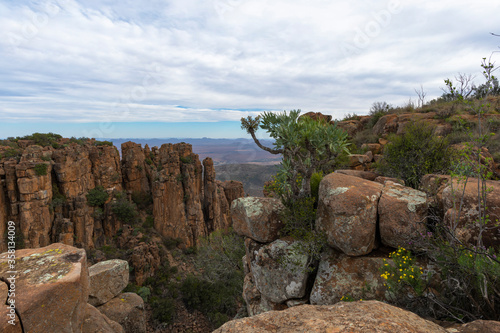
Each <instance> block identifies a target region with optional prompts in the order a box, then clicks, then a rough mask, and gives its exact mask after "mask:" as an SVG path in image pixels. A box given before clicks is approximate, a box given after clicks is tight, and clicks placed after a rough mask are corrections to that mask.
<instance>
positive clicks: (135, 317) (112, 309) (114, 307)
mask: <svg viewBox="0 0 500 333" xmlns="http://www.w3.org/2000/svg"><path fill="white" fill-rule="evenodd" d="M97 309H98V310H99V311H101V313H103V314H104V315H106V316H107V317H108V318H109V319H111V320H113V321H116V322H117V323H119V324H120V325H121V326H122V327H123V331H124V332H125V333H144V332H146V312H145V311H144V301H143V300H142V298H141V296H139V295H137V294H134V293H123V294H120V295H118V296H117V297H115V298H113V299H112V300H110V301H109V302H107V303H106V304H103V305H101V306H99V307H98V308H97Z"/></svg>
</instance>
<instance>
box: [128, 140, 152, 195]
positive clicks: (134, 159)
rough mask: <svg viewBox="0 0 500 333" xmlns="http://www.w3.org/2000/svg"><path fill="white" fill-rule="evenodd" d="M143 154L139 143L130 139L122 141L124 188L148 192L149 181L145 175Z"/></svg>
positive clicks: (131, 191)
mask: <svg viewBox="0 0 500 333" xmlns="http://www.w3.org/2000/svg"><path fill="white" fill-rule="evenodd" d="M145 159H146V157H145V155H144V151H143V149H142V147H141V145H140V144H138V143H134V142H131V141H128V142H124V143H122V172H123V182H124V184H125V189H126V190H127V191H130V193H133V192H139V193H148V192H149V182H148V178H147V175H146V167H145V162H144V161H145Z"/></svg>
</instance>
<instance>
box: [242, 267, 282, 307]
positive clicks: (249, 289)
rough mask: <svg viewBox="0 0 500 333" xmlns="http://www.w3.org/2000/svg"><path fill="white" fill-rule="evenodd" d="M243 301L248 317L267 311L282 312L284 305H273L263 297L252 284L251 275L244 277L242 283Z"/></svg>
mask: <svg viewBox="0 0 500 333" xmlns="http://www.w3.org/2000/svg"><path fill="white" fill-rule="evenodd" d="M243 299H244V300H245V303H246V308H247V313H248V315H249V316H250V317H251V316H255V315H258V314H261V313H264V312H267V311H275V310H284V309H286V308H287V306H286V305H284V304H279V303H274V302H272V301H270V300H268V299H267V298H266V297H265V296H263V295H262V294H261V293H260V291H259V290H258V289H257V287H256V286H255V283H254V282H253V276H252V274H251V273H249V274H247V275H246V276H245V280H244V283H243Z"/></svg>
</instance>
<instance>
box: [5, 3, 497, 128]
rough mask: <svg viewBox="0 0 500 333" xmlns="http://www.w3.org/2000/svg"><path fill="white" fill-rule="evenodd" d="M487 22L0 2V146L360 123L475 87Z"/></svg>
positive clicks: (487, 45) (365, 9) (471, 17)
mask: <svg viewBox="0 0 500 333" xmlns="http://www.w3.org/2000/svg"><path fill="white" fill-rule="evenodd" d="M499 13H500V1H491V0H470V1H466V0H453V1H451V0H440V1H436V0H432V1H428V0H418V1H413V0H405V1H403V0H395V1H392V0H391V1H373V0H371V1H368V0H358V1H349V2H348V1H342V2H341V1H331V0H307V1H306V0H272V1H270V0H203V1H202V0H175V1H174V0H162V1H160V0H149V1H133V0H121V1H117V0H102V1H98V0H86V1H83V0H82V1H75V0H49V1H43V0H42V1H23V0H3V1H1V2H0V31H1V35H2V37H1V38H0V64H1V66H0V81H1V84H0V138H2V137H7V136H17V135H26V134H29V133H32V132H35V131H39V132H47V131H53V132H57V133H60V134H63V135H64V136H76V137H80V136H90V137H96V138H102V137H104V138H113V137H203V136H207V137H214V138H216V137H228V138H229V137H246V136H247V135H246V134H245V132H244V131H242V130H241V129H240V127H239V119H240V118H241V117H245V116H248V115H257V114H259V113H260V112H262V111H282V110H290V109H302V110H303V111H320V112H323V113H325V114H330V115H332V116H333V117H334V118H342V117H343V116H344V115H345V114H346V113H357V114H360V115H361V114H367V113H368V111H369V109H370V106H371V105H372V103H373V102H376V101H386V102H388V103H389V104H393V105H403V104H405V103H407V102H408V101H409V99H410V98H411V99H412V100H413V101H416V100H417V95H416V93H415V91H414V89H416V88H420V85H422V86H423V89H424V91H425V92H426V93H427V99H428V100H429V99H432V98H436V97H438V96H440V95H441V93H442V91H441V90H440V88H442V87H444V82H443V80H444V79H445V78H447V77H450V78H452V77H453V76H454V75H456V74H457V72H462V73H472V74H475V75H477V78H476V82H478V83H481V82H482V81H481V77H480V67H479V65H480V62H481V59H482V58H483V57H489V56H490V54H491V52H492V51H494V50H498V45H500V38H498V37H494V36H492V35H490V32H496V33H500V20H499ZM497 58H500V57H497ZM498 60H499V61H498V62H499V63H500V59H498Z"/></svg>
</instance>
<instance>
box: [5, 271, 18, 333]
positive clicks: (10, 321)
mask: <svg viewBox="0 0 500 333" xmlns="http://www.w3.org/2000/svg"><path fill="white" fill-rule="evenodd" d="M8 293H9V287H8V286H7V284H6V283H5V282H3V281H0V297H1V299H2V300H6V299H7V295H8ZM14 306H15V303H14V305H13V306H12V307H10V305H9V306H7V305H4V304H2V306H0V318H2V320H0V332H4V333H23V329H22V328H21V325H20V324H19V323H20V321H19V317H18V316H17V314H16V310H15V307H14Z"/></svg>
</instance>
